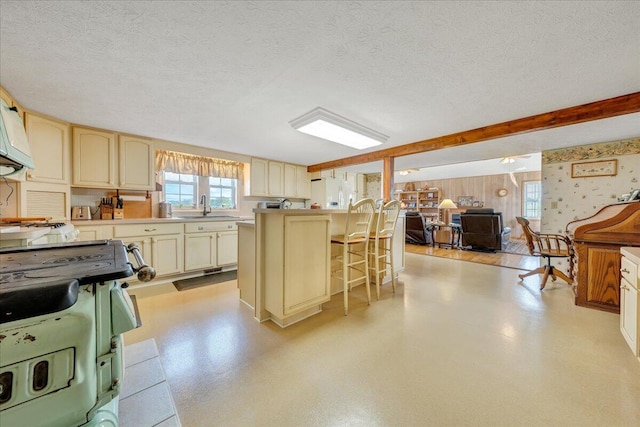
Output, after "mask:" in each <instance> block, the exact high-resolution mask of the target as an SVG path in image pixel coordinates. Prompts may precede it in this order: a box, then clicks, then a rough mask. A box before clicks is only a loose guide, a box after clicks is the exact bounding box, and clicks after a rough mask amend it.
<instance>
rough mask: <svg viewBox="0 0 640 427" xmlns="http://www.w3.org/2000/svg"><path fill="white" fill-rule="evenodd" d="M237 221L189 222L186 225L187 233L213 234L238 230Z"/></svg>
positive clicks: (185, 230)
mask: <svg viewBox="0 0 640 427" xmlns="http://www.w3.org/2000/svg"><path fill="white" fill-rule="evenodd" d="M237 229H238V226H237V225H236V222H235V221H206V222H204V221H203V222H187V223H185V224H184V232H185V233H211V232H215V231H230V230H237Z"/></svg>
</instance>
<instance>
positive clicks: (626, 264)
mask: <svg viewBox="0 0 640 427" xmlns="http://www.w3.org/2000/svg"><path fill="white" fill-rule="evenodd" d="M620 252H621V254H622V260H621V268H620V273H621V278H620V332H621V333H622V336H623V337H624V339H625V341H626V342H627V344H628V345H629V347H630V348H631V351H632V352H633V354H634V356H636V357H638V358H639V359H640V313H639V312H638V309H639V308H640V292H638V290H639V289H638V288H639V287H640V248H635V247H623V248H621V249H620Z"/></svg>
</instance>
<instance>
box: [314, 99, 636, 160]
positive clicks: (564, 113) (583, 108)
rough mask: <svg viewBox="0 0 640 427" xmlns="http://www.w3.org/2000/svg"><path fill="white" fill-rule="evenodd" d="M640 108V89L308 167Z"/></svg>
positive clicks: (398, 153) (457, 143) (482, 138)
mask: <svg viewBox="0 0 640 427" xmlns="http://www.w3.org/2000/svg"><path fill="white" fill-rule="evenodd" d="M638 112H640V92H635V93H630V94H628V95H622V96H617V97H615V98H609V99H604V100H602V101H596V102H590V103H588V104H583V105H577V106H575V107H569V108H563V109H561V110H556V111H551V112H548V113H542V114H536V115H534V116H529V117H524V118H521V119H515V120H510V121H508V122H502V123H497V124H494V125H489V126H484V127H481V128H477V129H471V130H466V131H463V132H457V133H452V134H450V135H445V136H439V137H436V138H430V139H425V140H424V141H418V142H413V143H410V144H405V145H398V146H395V147H390V148H386V149H384V150H379V151H373V152H371V153H364V154H359V155H357V156H352V157H346V158H344V159H338V160H331V161H328V162H324V163H318V164H315V165H310V166H308V167H307V170H308V171H309V172H319V171H321V170H325V169H334V168H340V167H345V166H351V165H358V164H362V163H369V162H375V161H379V160H384V159H385V158H389V157H392V158H393V157H401V156H409V155H411V154H418V153H423V152H426V151H433V150H440V149H443V148H450V147H456V146H460V145H466V144H473V143H476V142H482V141H488V140H491V139H496V138H501V137H505V136H510V135H518V134H522V133H528V132H535V131H538V130H544V129H553V128H557V127H562V126H569V125H575V124H578V123H584V122H589V121H593V120H600V119H606V118H609V117H615V116H622V115H625V114H632V113H638Z"/></svg>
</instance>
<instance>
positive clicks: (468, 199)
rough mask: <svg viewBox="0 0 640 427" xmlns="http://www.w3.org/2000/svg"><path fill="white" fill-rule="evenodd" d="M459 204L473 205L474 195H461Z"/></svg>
mask: <svg viewBox="0 0 640 427" xmlns="http://www.w3.org/2000/svg"><path fill="white" fill-rule="evenodd" d="M458 206H473V196H459V197H458Z"/></svg>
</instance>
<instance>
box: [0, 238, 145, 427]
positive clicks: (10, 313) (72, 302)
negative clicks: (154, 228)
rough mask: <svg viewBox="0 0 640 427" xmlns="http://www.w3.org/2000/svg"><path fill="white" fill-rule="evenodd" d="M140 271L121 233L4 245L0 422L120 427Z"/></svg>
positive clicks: (0, 262) (0, 259) (18, 426)
mask: <svg viewBox="0 0 640 427" xmlns="http://www.w3.org/2000/svg"><path fill="white" fill-rule="evenodd" d="M128 251H129V252H131V253H132V255H133V257H134V258H135V259H136V260H137V263H138V267H137V268H134V267H133V266H132V264H131V263H130V262H129V259H128V255H127V253H128ZM136 271H137V272H138V278H139V279H140V280H143V281H147V280H151V279H152V278H153V277H154V276H155V271H153V269H152V268H151V267H149V266H147V265H145V264H144V261H143V260H142V258H141V257H140V254H139V251H138V250H137V247H135V246H133V245H132V246H131V247H130V248H127V247H125V246H124V244H123V243H122V241H119V240H101V241H92V242H78V243H67V244H52V245H40V246H27V247H19V248H7V249H0V426H2V427H25V426H29V427H36V426H51V427H54V426H60V427H71V426H117V425H118V393H119V391H120V387H121V384H122V381H123V369H124V368H123V360H122V355H123V353H122V351H123V349H122V346H123V343H122V334H123V333H124V332H126V331H129V330H131V329H133V328H136V327H137V326H139V324H140V322H139V317H138V315H137V313H136V309H135V304H134V302H133V301H132V299H131V297H130V296H129V295H128V294H127V292H126V290H125V288H126V287H127V286H128V285H127V284H126V282H121V280H122V279H125V278H127V277H130V276H133V274H134V272H136Z"/></svg>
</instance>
